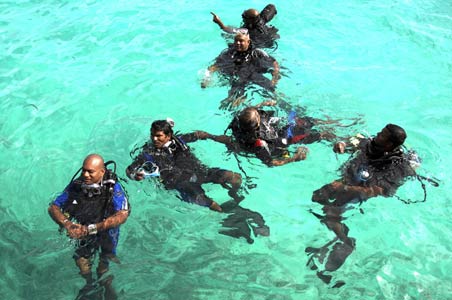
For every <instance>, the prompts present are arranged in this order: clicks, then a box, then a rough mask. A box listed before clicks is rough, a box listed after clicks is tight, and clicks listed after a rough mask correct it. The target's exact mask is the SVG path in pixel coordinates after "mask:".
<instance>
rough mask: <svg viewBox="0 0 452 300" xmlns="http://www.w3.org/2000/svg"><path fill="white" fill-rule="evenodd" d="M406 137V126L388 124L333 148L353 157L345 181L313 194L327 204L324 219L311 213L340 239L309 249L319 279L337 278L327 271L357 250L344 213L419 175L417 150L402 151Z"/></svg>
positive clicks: (344, 173) (343, 171)
mask: <svg viewBox="0 0 452 300" xmlns="http://www.w3.org/2000/svg"><path fill="white" fill-rule="evenodd" d="M405 139H406V132H405V130H404V129H403V128H402V127H400V126H398V125H394V124H387V125H386V126H385V127H384V128H383V129H382V130H381V131H380V132H379V133H378V134H377V135H376V136H375V137H373V138H364V137H363V136H361V135H359V136H357V137H354V138H351V139H350V141H348V142H343V141H340V142H337V143H336V144H335V145H334V148H333V151H334V152H336V153H353V154H354V156H352V157H351V159H349V160H348V161H347V162H346V163H345V164H344V165H343V166H342V167H341V169H340V170H341V174H342V176H341V178H340V179H338V180H335V181H333V182H332V183H329V184H326V185H324V186H323V187H321V188H320V189H318V190H316V191H314V192H313V195H312V201H313V202H317V203H319V204H321V205H323V207H322V210H323V212H324V215H320V214H317V213H314V212H312V213H313V215H314V216H316V217H317V218H318V219H320V221H321V223H323V224H325V225H326V226H327V228H328V229H330V230H331V231H333V232H334V233H335V235H336V237H335V238H334V239H333V240H331V241H329V242H328V243H326V244H325V245H324V246H322V247H320V248H314V247H307V248H306V253H308V255H309V256H310V258H309V260H308V263H307V265H309V266H310V267H311V269H312V270H317V276H318V277H319V278H320V279H321V280H323V281H324V282H325V283H327V284H329V283H330V281H331V279H332V275H329V274H327V273H328V272H333V271H336V270H337V269H338V268H340V267H341V266H342V264H343V263H344V262H345V260H346V259H347V257H348V256H349V255H350V254H351V253H352V252H353V250H354V249H355V239H354V238H352V237H349V236H348V232H349V229H348V227H347V225H345V224H344V223H343V222H342V220H344V219H345V218H344V217H343V216H342V215H343V213H344V212H345V211H347V210H349V209H352V208H353V204H358V203H359V204H361V203H362V202H363V201H366V200H367V199H369V198H373V197H378V196H383V197H391V196H393V195H395V193H396V191H397V189H398V188H399V187H400V186H401V185H403V183H404V182H405V181H406V180H407V179H408V178H413V177H417V176H419V175H417V174H416V171H415V169H416V168H417V167H418V166H419V165H420V159H419V158H418V156H417V154H416V153H415V152H413V151H408V152H405V151H403V148H402V146H403V143H404V141H405ZM418 179H419V178H418ZM423 188H424V186H423ZM424 201H425V199H424ZM324 262H325V263H324ZM343 284H345V282H343V281H339V282H337V283H336V284H335V285H334V287H340V286H342V285H343Z"/></svg>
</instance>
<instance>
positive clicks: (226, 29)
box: [210, 12, 234, 33]
mask: <svg viewBox="0 0 452 300" xmlns="http://www.w3.org/2000/svg"><path fill="white" fill-rule="evenodd" d="M210 13H211V14H212V16H213V19H212V21H213V22H214V23H216V24H217V25H218V26H219V27H220V28H221V30H223V31H224V32H227V33H234V28H233V27H230V26H226V25H224V24H223V22H222V21H221V19H220V18H219V17H218V16H217V15H216V14H215V13H214V12H210Z"/></svg>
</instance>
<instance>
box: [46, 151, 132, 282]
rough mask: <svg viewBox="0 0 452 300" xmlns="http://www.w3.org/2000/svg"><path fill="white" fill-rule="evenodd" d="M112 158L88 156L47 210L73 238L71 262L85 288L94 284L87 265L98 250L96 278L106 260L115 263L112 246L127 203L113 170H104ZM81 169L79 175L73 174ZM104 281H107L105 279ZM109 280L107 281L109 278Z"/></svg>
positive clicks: (124, 218) (99, 276) (113, 247)
mask: <svg viewBox="0 0 452 300" xmlns="http://www.w3.org/2000/svg"><path fill="white" fill-rule="evenodd" d="M110 163H113V164H114V162H113V161H110V162H107V163H104V159H103V158H102V157H101V156H100V155H98V154H90V155H88V156H87V157H86V158H85V159H84V161H83V166H82V167H81V168H80V169H79V170H78V171H77V172H76V173H75V174H74V176H73V178H72V180H71V182H70V183H69V185H68V186H67V187H66V188H65V189H64V191H63V193H62V194H61V195H59V196H58V197H57V198H56V199H55V200H54V201H53V202H51V203H50V206H49V209H48V212H49V214H50V216H51V218H52V219H53V220H54V221H55V223H57V224H58V225H60V230H66V232H67V235H68V236H69V237H71V238H72V239H74V240H75V241H77V246H76V250H75V253H74V256H73V257H74V259H75V263H76V265H77V266H78V268H79V269H80V275H81V276H82V277H83V278H84V279H85V280H86V283H87V285H86V286H87V287H90V286H91V285H92V284H94V282H95V281H94V279H93V276H92V272H91V265H92V264H93V260H94V258H95V255H96V253H97V252H98V251H99V249H100V254H99V263H98V266H97V269H96V272H97V276H98V278H99V279H100V278H101V277H102V275H103V274H105V273H106V272H107V271H108V270H109V261H110V260H111V261H114V262H116V263H119V259H118V258H117V257H116V246H117V244H118V240H119V226H120V225H121V224H123V223H124V222H126V220H127V218H128V216H129V213H130V206H129V202H128V200H127V196H126V193H125V192H124V190H123V188H122V187H121V184H120V183H119V181H118V177H117V176H116V174H115V170H116V164H115V168H114V170H110V169H107V167H106V166H108V165H109V164H110ZM80 171H81V175H80V176H79V177H77V178H76V176H77V175H78V174H79V172H80ZM107 281H108V280H107ZM109 282H111V280H109Z"/></svg>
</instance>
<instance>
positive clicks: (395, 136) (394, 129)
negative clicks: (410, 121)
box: [385, 124, 406, 147]
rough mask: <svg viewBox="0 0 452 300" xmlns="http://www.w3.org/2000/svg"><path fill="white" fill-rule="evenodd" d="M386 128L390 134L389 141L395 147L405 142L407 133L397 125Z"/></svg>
mask: <svg viewBox="0 0 452 300" xmlns="http://www.w3.org/2000/svg"><path fill="white" fill-rule="evenodd" d="M385 128H386V129H387V130H388V132H389V134H390V135H389V140H390V141H391V142H392V143H393V144H394V147H398V146H400V145H402V144H403V143H404V142H405V139H406V132H405V129H403V128H402V127H400V126H398V125H395V124H388V125H386V126H385Z"/></svg>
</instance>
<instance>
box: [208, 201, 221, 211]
mask: <svg viewBox="0 0 452 300" xmlns="http://www.w3.org/2000/svg"><path fill="white" fill-rule="evenodd" d="M209 208H210V209H211V210H215V211H218V212H222V211H223V210H222V209H221V206H220V205H219V204H218V203H216V202H215V201H212V204H210V207H209Z"/></svg>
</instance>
